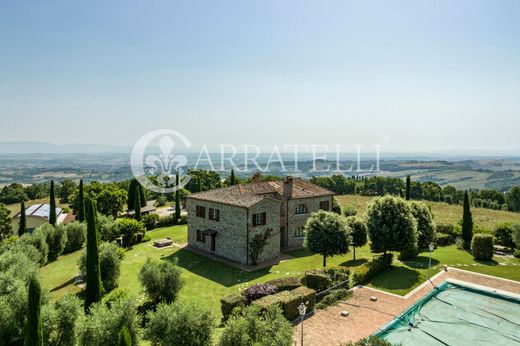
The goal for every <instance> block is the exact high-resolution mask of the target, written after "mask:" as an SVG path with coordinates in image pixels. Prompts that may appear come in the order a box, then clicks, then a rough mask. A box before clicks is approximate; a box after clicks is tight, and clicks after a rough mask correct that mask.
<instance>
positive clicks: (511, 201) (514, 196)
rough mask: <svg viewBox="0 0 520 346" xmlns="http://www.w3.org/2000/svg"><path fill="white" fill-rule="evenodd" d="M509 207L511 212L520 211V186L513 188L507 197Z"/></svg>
mask: <svg viewBox="0 0 520 346" xmlns="http://www.w3.org/2000/svg"><path fill="white" fill-rule="evenodd" d="M506 201H507V205H508V207H509V210H511V211H516V212H519V211H520V186H513V187H512V188H511V189H509V191H507V195H506Z"/></svg>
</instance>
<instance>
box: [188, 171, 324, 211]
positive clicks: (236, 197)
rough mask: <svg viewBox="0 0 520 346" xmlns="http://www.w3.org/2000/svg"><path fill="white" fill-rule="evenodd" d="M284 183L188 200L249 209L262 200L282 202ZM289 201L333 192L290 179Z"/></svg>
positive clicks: (225, 190)
mask: <svg viewBox="0 0 520 346" xmlns="http://www.w3.org/2000/svg"><path fill="white" fill-rule="evenodd" d="M283 184H284V181H268V182H252V183H248V184H239V185H234V186H228V187H224V188H220V189H214V190H209V191H204V192H199V193H194V194H191V195H189V196H188V198H192V199H198V200H203V201H209V202H217V203H223V204H229V205H235V206H238V207H245V208H248V207H251V206H253V205H255V204H256V203H258V202H260V201H261V200H263V199H264V198H271V199H275V200H283V199H284V197H283ZM292 185H293V187H292V193H291V195H290V196H287V197H289V198H290V199H298V198H312V197H321V196H332V195H334V193H333V192H331V191H329V190H327V189H324V188H322V187H320V186H317V185H315V184H313V183H311V182H308V181H306V180H303V179H299V178H292Z"/></svg>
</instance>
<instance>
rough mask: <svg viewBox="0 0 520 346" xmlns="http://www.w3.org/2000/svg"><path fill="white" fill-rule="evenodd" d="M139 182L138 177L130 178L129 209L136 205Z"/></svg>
mask: <svg viewBox="0 0 520 346" xmlns="http://www.w3.org/2000/svg"><path fill="white" fill-rule="evenodd" d="M137 185H139V184H138V182H137V179H135V178H134V179H132V180H130V185H129V186H128V200H127V207H128V210H132V209H134V207H135V188H136V187H137Z"/></svg>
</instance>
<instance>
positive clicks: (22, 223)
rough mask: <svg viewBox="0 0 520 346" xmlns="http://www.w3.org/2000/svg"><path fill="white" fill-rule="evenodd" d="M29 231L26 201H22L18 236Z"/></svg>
mask: <svg viewBox="0 0 520 346" xmlns="http://www.w3.org/2000/svg"><path fill="white" fill-rule="evenodd" d="M25 232H27V216H26V215H25V202H24V201H22V203H20V223H19V224H18V236H19V237H20V236H22V234H24V233H25Z"/></svg>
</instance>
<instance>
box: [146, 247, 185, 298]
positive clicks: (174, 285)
mask: <svg viewBox="0 0 520 346" xmlns="http://www.w3.org/2000/svg"><path fill="white" fill-rule="evenodd" d="M139 281H140V282H141V285H143V287H144V291H145V293H146V295H147V296H148V298H149V299H150V301H151V302H152V303H154V304H158V303H172V302H173V301H174V300H175V298H177V294H178V293H179V290H180V289H181V287H182V278H181V270H180V269H179V268H178V267H177V265H176V263H175V262H172V261H163V260H158V259H154V258H150V257H148V258H147V259H146V261H145V262H144V264H143V266H142V267H141V270H140V271H139Z"/></svg>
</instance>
